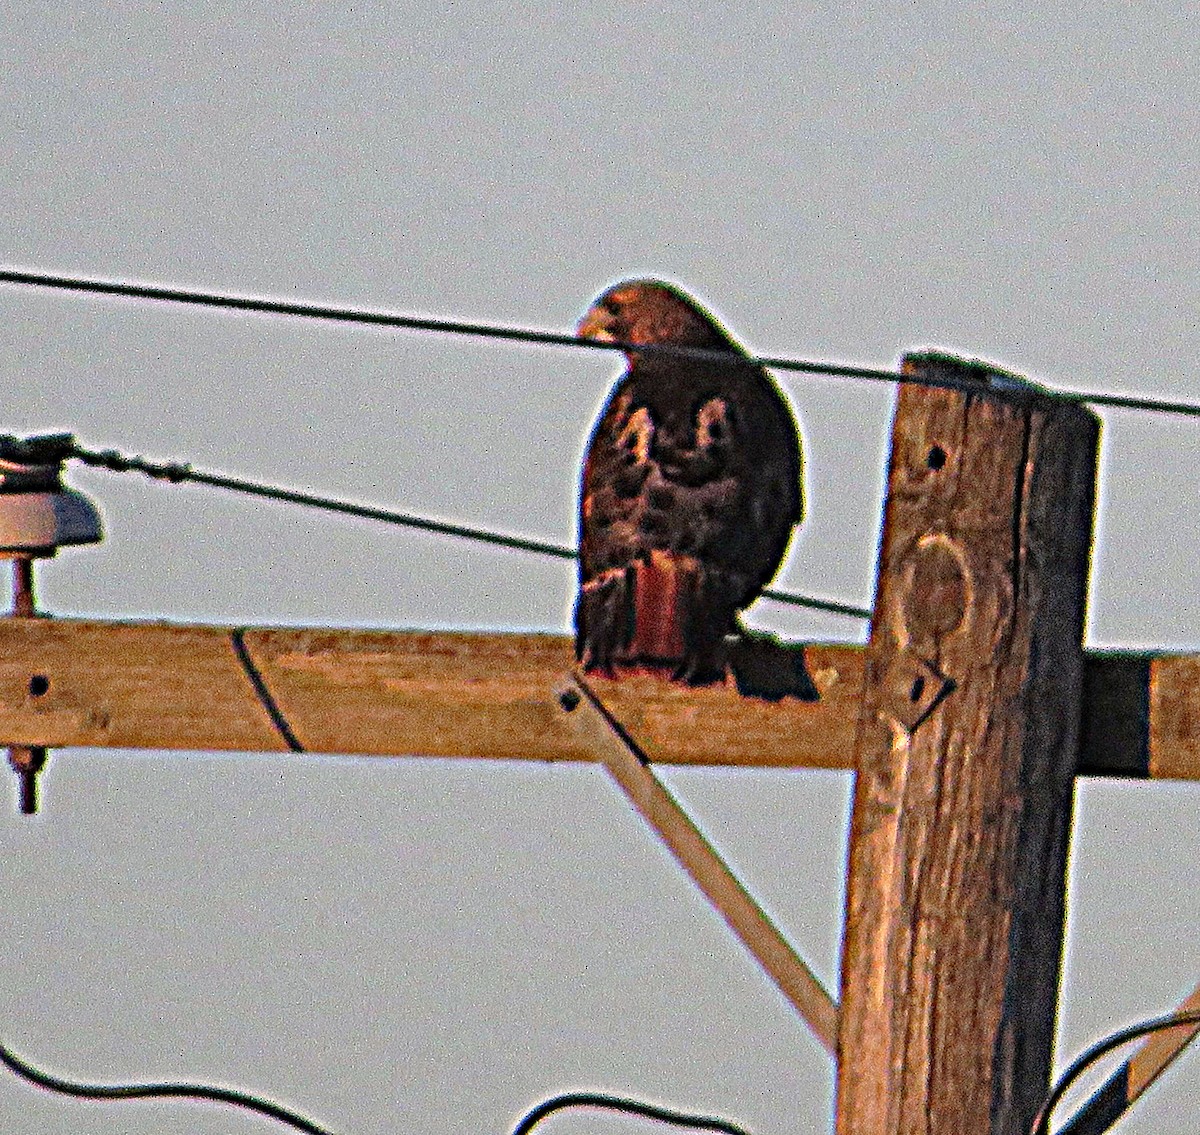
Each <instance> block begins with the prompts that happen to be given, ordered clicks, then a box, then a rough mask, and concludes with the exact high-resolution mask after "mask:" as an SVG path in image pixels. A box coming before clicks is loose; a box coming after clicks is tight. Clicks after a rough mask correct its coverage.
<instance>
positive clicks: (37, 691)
mask: <svg viewBox="0 0 1200 1135" xmlns="http://www.w3.org/2000/svg"><path fill="white" fill-rule="evenodd" d="M49 692H50V679H49V678H47V677H46V675H45V674H34V675H33V677H32V678H30V679H29V694H30V696H31V697H35V698H40V697H44V696H45V695H46V694H47V693H49Z"/></svg>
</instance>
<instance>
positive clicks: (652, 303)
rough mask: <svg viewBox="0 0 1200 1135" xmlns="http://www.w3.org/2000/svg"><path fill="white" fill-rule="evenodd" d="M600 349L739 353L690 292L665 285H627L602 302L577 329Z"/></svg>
mask: <svg viewBox="0 0 1200 1135" xmlns="http://www.w3.org/2000/svg"><path fill="white" fill-rule="evenodd" d="M575 333H576V335H578V336H579V338H580V339H595V340H597V341H598V342H601V343H632V344H635V345H640V344H643V343H644V344H655V343H664V344H667V343H669V344H672V345H675V346H680V347H702V348H704V349H706V350H712V351H736V350H737V349H738V348H737V347H736V346H735V345H734V343H733V340H732V339H730V338H729V336H728V335H727V334H726V333H725V331H724V329H723V328H722V327H721V325H720V324H719V323H718V322H717V321H716V320H715V319H714V318H713V316H712V315H710V314H709V313H708V312H707V311H705V310H704V308H702V307H701V306H700V305H699V304H698V303H697V302H696V301H695V300H694V299H692V298H691V296H689V295H688V294H687V293H686V292H684V291H682V290H680V289H679V288H677V287H675V286H674V285H672V284H666V283H663V282H662V281H661V280H626V281H624V282H623V283H620V284H614V285H613V286H612V287H611V288H609V289H608V291H606V292H604V294H603V295H601V296H599V297H597V299H596V300H595V302H593V304H592V306H591V307H589V308H588V309H587V311H586V312H585V313H584V316H583V318H582V319H581V320H580V321H579V326H578V327H577V328H576V329H575Z"/></svg>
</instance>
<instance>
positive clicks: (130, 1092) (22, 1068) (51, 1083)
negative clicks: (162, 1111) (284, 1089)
mask: <svg viewBox="0 0 1200 1135" xmlns="http://www.w3.org/2000/svg"><path fill="white" fill-rule="evenodd" d="M0 1062H2V1063H3V1064H4V1065H5V1066H6V1067H7V1068H8V1069H9V1070H10V1071H12V1072H15V1073H16V1074H17V1075H18V1076H20V1077H21V1078H22V1079H25V1080H28V1081H29V1082H30V1083H31V1084H36V1085H37V1086H38V1087H39V1088H45V1089H46V1091H48V1092H57V1093H59V1094H60V1095H66V1096H74V1097H75V1098H76V1099H85V1100H137V1099H192V1100H204V1101H207V1102H209V1103H223V1104H229V1105H230V1106H231V1107H240V1108H243V1109H244V1110H246V1111H252V1112H256V1113H257V1114H258V1115H264V1116H266V1117H267V1118H268V1119H274V1120H275V1121H276V1122H278V1123H284V1124H287V1126H289V1127H292V1128H294V1129H295V1130H297V1131H303V1132H304V1133H305V1135H331V1132H330V1131H329V1130H328V1129H327V1128H324V1127H321V1126H319V1125H318V1124H316V1123H314V1122H313V1121H312V1120H311V1119H308V1118H306V1117H305V1116H303V1115H300V1114H299V1113H298V1112H295V1111H291V1110H290V1109H289V1108H286V1107H283V1106H282V1105H281V1104H277V1103H274V1102H273V1101H271V1100H267V1099H261V1098H259V1097H258V1096H252V1095H250V1094H249V1093H247V1092H238V1091H234V1090H233V1089H231V1088H214V1087H210V1086H209V1085H207V1084H111V1085H110V1084H80V1083H76V1082H75V1081H73V1080H63V1079H60V1078H59V1077H57V1076H51V1075H50V1074H49V1073H48V1072H42V1071H40V1070H39V1069H37V1068H35V1067H34V1066H33V1065H32V1064H28V1063H26V1062H25V1061H24V1060H22V1059H21V1058H20V1057H18V1056H16V1055H14V1054H13V1053H12V1052H10V1051H9V1050H8V1049H7V1048H6V1047H4V1045H3V1044H0Z"/></svg>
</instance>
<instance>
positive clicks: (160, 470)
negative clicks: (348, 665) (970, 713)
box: [0, 435, 871, 619]
mask: <svg viewBox="0 0 1200 1135" xmlns="http://www.w3.org/2000/svg"><path fill="white" fill-rule="evenodd" d="M0 440H3V441H5V442H6V443H7V446H6V447H5V448H6V451H8V452H14V453H16V452H21V450H20V449H19V447H20V446H21V445H22V444H25V445H27V446H28V445H30V444H32V445H35V446H36V445H37V444H38V443H39V442H43V443H44V442H46V441H47V440H49V441H51V442H52V443H54V444H56V445H57V447H58V448H57V449H55V453H56V454H58V460H62V459H63V458H66V457H74V458H76V459H77V460H79V461H82V462H83V463H84V464H85V465H91V466H95V467H97V468H102V469H108V470H109V471H111V472H114V473H128V472H137V473H142V474H144V475H145V476H147V477H152V478H154V479H156V480H160V481H167V482H169V483H171V484H179V483H181V482H184V481H190V482H193V483H195V484H200V485H208V486H210V487H213V488H218V489H228V490H229V491H231V492H236V493H244V494H247V495H249V496H256V497H263V498H265V499H267V500H274V501H282V502H284V503H287V504H297V505H302V506H304V507H306V508H315V509H321V510H323V511H325V512H334V513H340V514H341V515H344V516H356V517H360V518H362V519H364V520H377V521H380V522H382V523H385V524H395V525H399V526H401V527H404V528H415V529H418V530H420V531H423V532H432V533H436V534H438V535H442V536H455V537H458V538H459V539H463V540H473V541H475V542H477V543H483V544H492V545H494V546H497V547H501V548H508V549H510V550H512V551H518V552H530V553H532V554H534V555H540V556H550V557H553V558H554V559H559V560H576V559H578V558H579V553H578V552H577V551H576V550H575V549H574V548H570V547H567V546H566V545H564V544H553V543H550V542H548V541H545V540H532V539H530V538H528V537H525V536H511V535H509V534H507V533H504V532H495V531H491V530H489V529H486V528H478V527H474V526H472V525H466V524H451V523H449V522H447V521H444V520H433V519H430V518H429V517H425V516H417V515H414V514H412V513H407V512H394V511H392V510H391V509H384V508H374V507H372V506H370V505H361V504H354V503H352V502H350V501H344V500H338V499H336V498H333V497H323V496H317V495H315V494H313V493H304V492H297V491H296V490H294V489H285V488H281V487H279V486H276V485H266V484H262V483H260V482H257V481H246V480H243V479H241V478H239V477H223V476H220V475H218V474H216V473H204V472H201V471H200V470H198V469H193V468H192V467H191V466H190V465H187V464H182V463H179V462H156V461H147V460H146V459H145V458H142V457H128V456H125V455H124V454H121V453H118V452H117V451H116V450H114V449H106V450H100V451H97V450H92V449H87V448H85V447H84V446H81V445H79V444H78V443H76V442H75V441H74V439H70V438H68V437H64V435H54V436H53V438H51V439H38V438H34V439H29V441H28V442H26V443H22V442H20V441H18V440H16V439H11V438H10V439H0ZM14 447H16V448H14ZM47 452H48V451H47ZM45 459H46V453H45V452H44V453H42V454H41V456H39V457H36V458H35V460H45ZM762 595H763V598H764V599H771V600H773V601H774V602H776V603H784V604H787V605H789V606H793V607H805V608H808V609H809V610H814V611H825V612H827V613H830V614H834V615H846V616H848V617H850V618H856V619H869V618H870V617H871V611H870V609H869V608H866V607H856V606H854V605H852V604H849V603H839V602H836V601H834V600H830V599H816V598H813V597H812V596H808V595H797V594H795V593H793V592H789V591H776V590H774V589H768V590H766V591H764V592H763V593H762Z"/></svg>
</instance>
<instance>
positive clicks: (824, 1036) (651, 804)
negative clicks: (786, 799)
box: [555, 675, 838, 1052]
mask: <svg viewBox="0 0 1200 1135" xmlns="http://www.w3.org/2000/svg"><path fill="white" fill-rule="evenodd" d="M555 692H556V694H557V696H558V702H559V705H560V706H561V707H562V709H563V712H564V715H565V717H566V718H567V720H568V722H569V723H570V725H571V727H572V729H573V730H574V731H575V732H576V733H577V735H578V736H579V739H580V740H581V741H583V742H584V743H585V744H586V745H588V747H590V748H591V749H593V750H594V751H595V753H596V755H597V758H598V759H599V760H600V761H601V762H603V764H604V767H605V768H606V769H607V770H608V773H609V775H610V776H611V777H612V778H613V780H615V781H616V782H617V785H618V786H619V787H620V788H621V790H622V791H623V792H624V793H625V795H626V796H628V797H629V799H630V801H631V802H632V803H633V805H634V806H635V807H636V808H637V809H638V811H639V812H641V814H642V816H643V817H644V818H645V820H646V821H647V823H649V824H650V826H651V827H652V828H654V830H655V831H656V832H657V833H658V835H659V837H660V838H661V839H662V841H663V842H664V843H665V844H666V845H667V847H668V848H669V849H670V851H671V853H672V854H673V855H674V856H675V858H676V859H677V860H678V861H679V864H680V866H682V867H683V868H684V870H685V871H687V873H688V874H689V875H691V877H692V879H693V880H694V881H695V883H696V885H697V886H698V887H699V888H700V890H701V891H703V892H704V894H705V896H706V897H707V898H708V900H709V902H711V903H712V904H713V906H715V907H716V908H717V910H718V912H719V913H720V914H721V916H722V917H723V918H724V919H725V921H726V922H728V923H729V925H730V927H731V928H732V930H733V932H734V933H735V934H736V935H737V936H738V937H739V938H740V939H741V940H742V943H743V944H744V945H745V946H746V948H747V949H748V950H749V951H750V953H751V954H753V955H754V957H755V958H756V959H757V961H758V963H759V964H760V965H761V966H762V967H763V969H765V970H766V971H767V973H768V974H769V975H770V976H771V978H772V979H773V980H774V982H775V984H776V985H778V986H779V988H780V990H781V991H782V992H783V994H784V996H785V997H787V999H788V1000H789V1001H791V1003H792V1004H793V1005H794V1006H795V1007H796V1009H797V1011H798V1012H799V1013H800V1016H801V1017H803V1018H804V1020H805V1022H807V1024H808V1026H809V1028H811V1029H812V1030H813V1032H814V1033H815V1034H816V1035H817V1038H818V1039H819V1040H820V1041H821V1043H822V1044H823V1045H824V1046H825V1047H826V1048H827V1049H828V1050H829V1051H830V1052H835V1051H836V1050H837V1034H838V1008H837V1005H836V1003H835V1002H834V1000H833V998H832V997H830V995H829V994H828V993H827V992H826V990H825V988H824V986H822V985H821V983H820V981H819V980H818V979H817V977H816V975H815V974H814V973H813V972H812V970H811V969H809V967H808V966H807V965H806V964H805V963H804V961H803V960H802V959H801V958H800V957H799V956H798V955H797V954H796V952H795V951H794V950H793V949H792V947H791V946H790V945H789V944H788V941H787V939H786V938H784V936H783V935H782V934H781V933H780V931H779V929H778V928H777V927H776V926H775V924H774V923H773V922H771V920H770V919H769V918H768V917H767V915H766V914H765V913H764V912H763V910H762V908H761V907H760V906H759V905H758V903H756V902H755V901H754V899H753V898H752V897H751V896H750V894H749V893H748V892H747V891H746V889H745V888H744V887H743V886H742V884H741V882H740V881H739V880H738V878H737V876H736V875H734V873H733V872H732V871H731V870H730V869H729V866H728V865H727V864H726V863H725V861H724V860H723V859H722V858H721V857H720V856H719V855H718V854H717V853H716V852H715V851H714V850H713V848H712V846H711V845H710V844H709V843H708V841H707V840H706V839H705V838H704V836H703V835H702V834H701V833H700V831H699V830H698V829H697V828H696V826H695V824H693V823H692V821H691V818H690V817H689V816H688V814H687V813H686V812H685V811H684V810H683V808H682V807H681V806H680V805H679V803H678V801H676V799H675V798H674V797H673V796H672V795H671V793H670V792H669V791H668V790H667V788H666V787H665V786H664V785H663V783H662V781H660V780H659V779H658V777H656V776H655V775H654V773H653V772H652V771H651V769H650V765H649V762H648V760H647V759H646V755H645V753H644V752H643V751H642V749H641V747H640V746H639V745H638V743H637V742H636V741H635V740H634V739H633V737H631V736H630V735H629V733H628V732H627V731H626V730H625V729H624V728H623V727H622V725H621V724H620V722H618V721H617V719H616V718H615V717H613V716H612V714H611V713H610V712H609V711H608V710H607V709H606V708H605V706H604V705H603V703H602V702H601V701H600V699H599V698H598V697H597V696H596V694H595V692H594V691H593V690H592V688H591V687H590V686H589V685H588V684H587V682H586V681H584V679H583V678H580V677H578V676H577V675H571V676H569V677H567V678H565V679H564V680H563V681H562V682H561V683H560V684H559V686H558V688H557V689H556V691H555Z"/></svg>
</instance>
